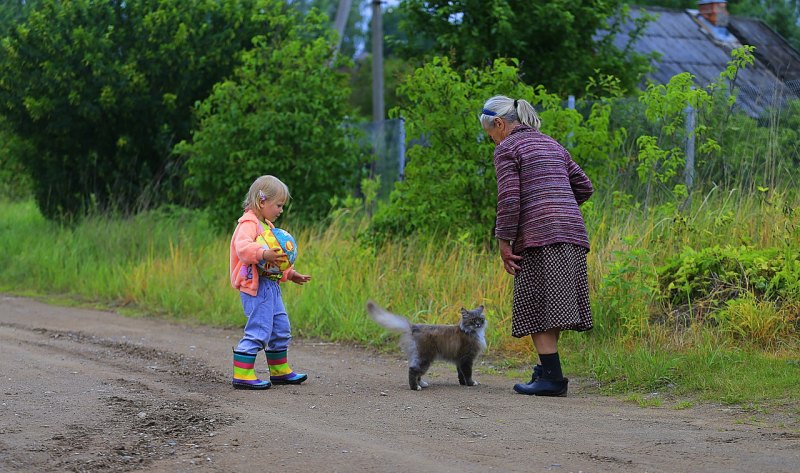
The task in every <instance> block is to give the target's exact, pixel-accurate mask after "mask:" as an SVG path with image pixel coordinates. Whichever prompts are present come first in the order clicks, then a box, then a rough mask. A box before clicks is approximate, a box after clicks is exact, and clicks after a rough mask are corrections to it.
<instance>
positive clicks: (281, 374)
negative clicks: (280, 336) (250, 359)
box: [264, 350, 308, 384]
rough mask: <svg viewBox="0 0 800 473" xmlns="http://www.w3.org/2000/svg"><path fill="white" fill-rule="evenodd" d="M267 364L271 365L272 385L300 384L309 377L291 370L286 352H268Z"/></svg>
mask: <svg viewBox="0 0 800 473" xmlns="http://www.w3.org/2000/svg"><path fill="white" fill-rule="evenodd" d="M264 353H266V355H267V364H268V365H269V380H270V381H272V384H300V383H302V382H303V381H305V380H306V379H308V375H306V374H304V373H295V372H294V371H292V369H291V368H289V362H287V361H286V350H266V351H265V352H264Z"/></svg>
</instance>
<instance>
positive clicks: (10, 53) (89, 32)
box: [0, 0, 283, 219]
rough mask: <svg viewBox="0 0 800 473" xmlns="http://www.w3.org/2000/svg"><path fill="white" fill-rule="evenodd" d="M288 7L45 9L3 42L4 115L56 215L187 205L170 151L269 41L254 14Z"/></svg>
mask: <svg viewBox="0 0 800 473" xmlns="http://www.w3.org/2000/svg"><path fill="white" fill-rule="evenodd" d="M278 3H280V4H283V2H281V1H280V0H226V1H225V2H216V1H191V2H187V1H184V0H137V1H133V2H121V1H116V0H75V1H69V2H64V1H61V0H39V1H37V2H33V4H32V5H31V7H30V8H29V9H28V10H27V11H26V13H27V14H26V15H25V17H24V20H23V21H21V22H20V23H17V24H15V25H14V26H13V27H11V28H9V31H8V33H7V36H5V37H3V38H2V40H0V114H2V115H4V116H5V117H6V118H7V120H8V123H9V124H10V125H11V127H12V129H13V132H14V133H15V134H17V135H18V136H20V137H21V138H23V139H25V140H26V141H27V142H29V143H30V144H31V145H32V146H33V149H34V150H35V153H36V159H31V160H26V161H25V165H26V167H27V169H28V171H29V172H30V175H31V177H32V178H33V180H34V192H35V196H36V200H37V203H38V205H39V207H40V208H41V210H42V212H43V213H44V215H45V216H46V217H48V218H58V219H69V218H70V217H73V216H80V215H81V214H82V213H83V212H84V211H86V210H88V209H100V210H102V209H108V208H117V209H121V210H125V211H133V210H137V209H138V208H141V207H142V206H147V205H149V204H152V203H153V200H155V201H159V200H179V199H181V198H183V197H184V194H183V193H182V192H175V191H182V189H180V188H177V189H176V186H177V184H178V183H179V182H180V179H181V178H182V174H181V173H182V168H181V163H180V162H176V161H173V160H171V155H170V151H171V149H172V146H173V145H174V144H175V142H177V141H179V140H181V139H184V138H186V137H188V132H189V129H190V123H191V107H192V105H193V104H194V103H195V102H196V101H197V100H200V99H202V98H204V97H206V96H207V95H208V93H209V92H210V90H211V87H212V85H213V84H214V83H216V82H217V81H218V80H220V79H221V78H223V77H225V76H227V75H228V74H230V72H231V71H232V70H233V67H234V65H235V63H236V60H237V55H238V53H239V51H241V50H242V49H245V48H248V47H250V46H251V41H250V40H251V38H252V37H253V36H254V35H255V34H258V33H261V32H263V31H264V26H263V25H264V23H263V22H262V21H258V19H257V18H254V17H253V12H254V11H257V9H258V8H259V6H261V7H263V8H270V5H273V4H278ZM172 184H174V186H173V185H172ZM171 191H172V192H171ZM173 192H175V193H173Z"/></svg>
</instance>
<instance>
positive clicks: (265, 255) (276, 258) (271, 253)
mask: <svg viewBox="0 0 800 473" xmlns="http://www.w3.org/2000/svg"><path fill="white" fill-rule="evenodd" d="M261 261H266V262H267V263H269V264H270V266H278V265H279V264H281V263H285V262H287V261H288V256H286V253H283V252H280V253H278V252H277V251H275V250H273V249H272V248H268V249H266V250H263V251H262V253H261Z"/></svg>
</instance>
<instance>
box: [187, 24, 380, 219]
mask: <svg viewBox="0 0 800 473" xmlns="http://www.w3.org/2000/svg"><path fill="white" fill-rule="evenodd" d="M263 20H264V21H265V22H266V24H267V26H268V27H267V31H270V32H271V33H270V34H265V35H259V36H257V37H256V38H255V39H254V44H255V47H254V48H253V49H252V50H250V51H247V52H246V53H244V54H243V57H242V65H241V66H240V67H239V68H238V69H237V70H236V73H235V75H234V76H233V77H232V78H231V79H229V80H226V81H223V82H220V83H219V84H217V85H216V86H215V87H214V90H213V92H212V94H211V95H210V96H209V97H208V98H207V99H206V100H204V101H203V102H201V103H200V104H199V106H198V109H197V118H198V121H199V127H198V128H197V130H195V131H194V132H193V134H192V141H191V142H189V141H184V142H182V143H180V144H179V145H178V146H177V147H176V150H175V151H176V154H179V155H182V156H187V157H188V161H187V166H188V169H189V174H190V175H189V179H188V181H187V183H188V184H189V185H190V186H191V188H192V189H194V192H195V193H196V195H197V197H198V199H199V202H200V203H201V204H202V205H205V206H206V207H207V208H208V209H209V211H210V214H211V217H212V220H213V221H214V222H215V223H216V224H217V225H218V226H219V227H220V228H226V229H227V228H229V227H230V225H231V224H232V223H234V222H235V219H236V218H238V217H239V215H240V213H241V202H242V199H243V197H244V195H245V193H246V192H247V189H248V188H249V186H250V184H251V183H252V181H253V180H254V179H255V178H256V177H258V176H260V175H263V174H272V175H275V176H277V177H279V178H280V179H281V180H283V181H284V182H285V183H286V184H287V185H288V186H289V189H290V191H291V193H292V198H293V201H294V202H296V204H297V206H298V207H299V208H300V209H301V212H302V214H303V216H304V217H309V218H321V217H323V216H325V215H326V214H327V212H328V210H329V208H330V201H331V199H332V198H333V197H336V196H342V197H343V196H345V195H346V194H348V193H350V192H352V191H353V190H354V189H355V187H356V184H357V182H358V180H359V179H360V177H361V176H360V174H359V170H360V169H361V168H362V167H363V164H364V163H365V161H366V156H365V154H364V153H363V152H361V150H359V149H358V148H357V144H356V143H357V140H356V139H354V137H353V136H352V135H353V133H354V132H355V128H353V127H348V126H345V125H344V122H345V119H346V117H347V116H348V115H349V114H350V109H349V106H348V105H347V100H348V97H349V93H350V91H349V89H348V87H347V76H346V74H344V73H342V72H338V70H337V68H336V66H338V64H339V63H335V64H334V66H335V67H334V68H331V67H329V66H330V64H331V61H332V60H333V52H334V51H333V31H332V30H331V29H330V28H329V22H328V19H327V18H326V17H325V16H324V15H321V14H317V13H314V12H312V13H309V14H308V16H306V17H305V18H304V19H303V18H299V17H298V15H292V14H289V13H287V14H285V15H278V14H276V13H274V12H272V11H266V12H264V13H263ZM338 57H339V58H340V59H339V61H343V59H341V58H342V56H338Z"/></svg>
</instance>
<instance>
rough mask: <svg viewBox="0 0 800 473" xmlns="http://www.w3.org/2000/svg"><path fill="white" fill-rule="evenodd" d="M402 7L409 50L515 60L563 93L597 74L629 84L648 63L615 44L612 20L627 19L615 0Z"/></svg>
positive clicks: (464, 62) (468, 0)
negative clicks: (613, 18) (609, 76)
mask: <svg viewBox="0 0 800 473" xmlns="http://www.w3.org/2000/svg"><path fill="white" fill-rule="evenodd" d="M399 8H400V9H401V11H402V13H403V15H404V19H403V20H402V21H401V29H402V30H403V31H404V32H405V34H406V35H407V37H406V42H405V45H404V54H406V55H407V56H412V57H419V56H425V57H427V56H430V55H443V56H450V57H452V59H453V63H454V64H455V65H457V66H460V67H483V66H485V65H487V64H489V63H490V62H491V61H492V60H494V59H497V58H517V59H519V60H520V65H519V68H520V72H521V73H522V75H523V78H524V80H525V81H526V82H527V83H529V84H533V83H535V84H541V85H543V86H545V88H547V89H548V90H550V91H552V92H556V93H560V94H562V95H566V94H575V95H581V94H582V91H583V85H584V84H585V83H586V81H587V79H588V78H589V77H591V76H597V75H599V74H605V75H613V76H616V77H618V78H620V79H621V81H622V82H621V85H622V87H623V88H624V89H626V90H633V89H635V88H636V86H637V84H638V83H639V79H640V77H641V75H642V74H643V73H644V72H645V71H646V70H647V68H648V58H647V57H644V56H642V55H638V54H635V53H633V52H631V51H621V50H619V49H617V48H616V47H615V46H614V38H615V36H616V35H617V34H619V29H618V27H619V24H620V22H619V21H610V18H611V17H612V16H614V15H620V18H627V17H628V14H627V12H628V10H627V7H626V6H622V5H621V2H620V1H619V0H612V1H607V2H606V1H596V0H594V1H581V2H576V1H573V0H555V1H553V0H536V1H529V0H528V1H523V0H500V1H494V2H485V1H479V0H434V1H427V0H406V1H405V2H403V3H401V4H400V7H399ZM600 31H603V32H604V33H603V34H600V35H598V32H600ZM634 34H638V30H634ZM630 39H633V38H630ZM399 41H402V40H399ZM431 42H432V43H433V47H430V44H431Z"/></svg>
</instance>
